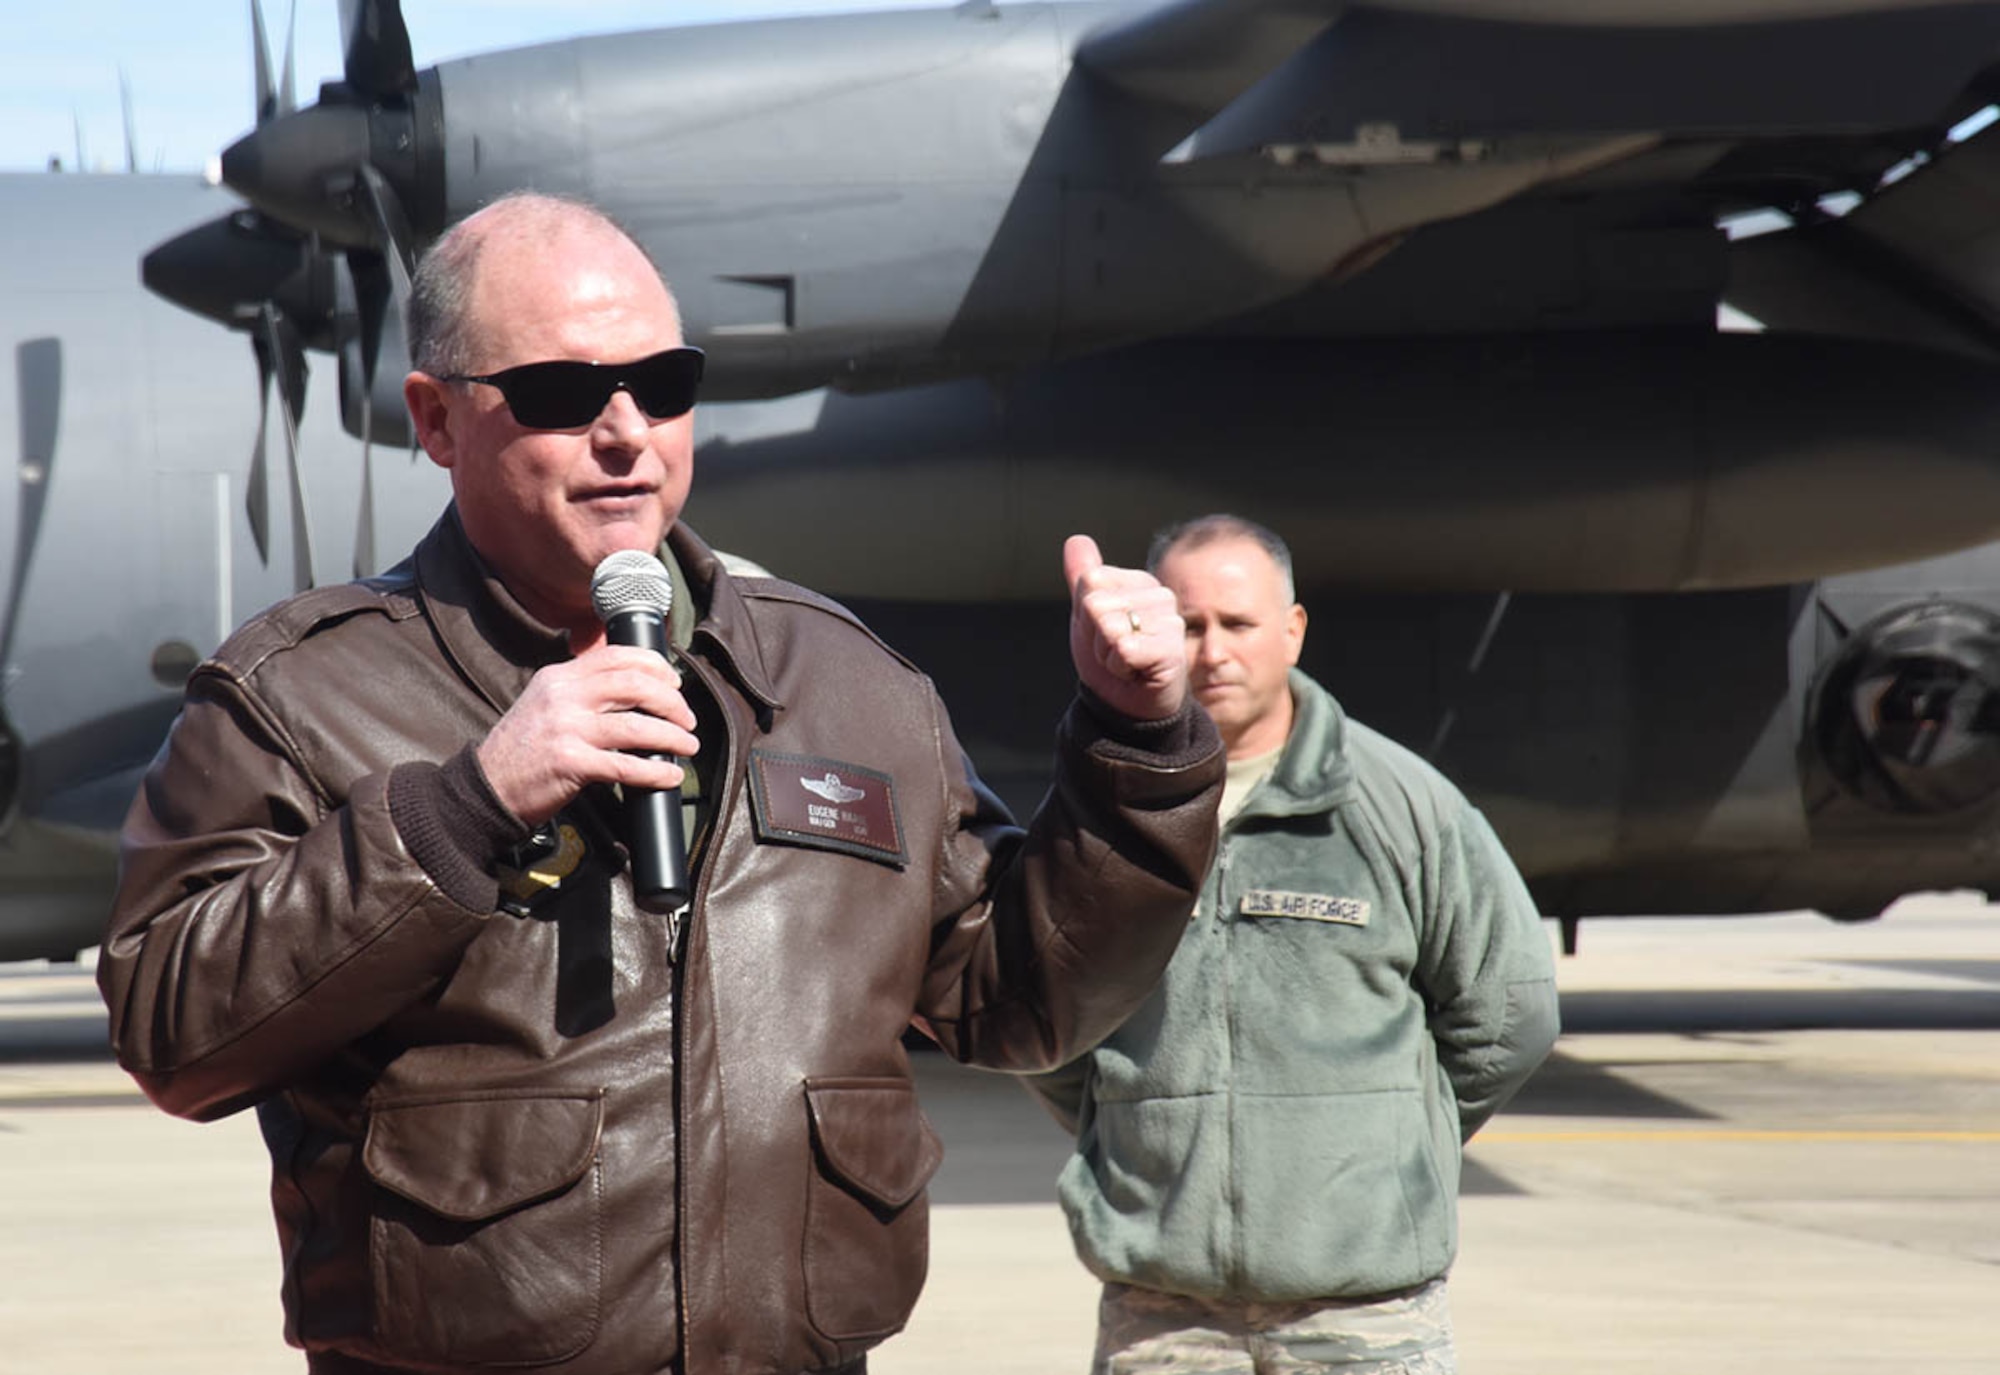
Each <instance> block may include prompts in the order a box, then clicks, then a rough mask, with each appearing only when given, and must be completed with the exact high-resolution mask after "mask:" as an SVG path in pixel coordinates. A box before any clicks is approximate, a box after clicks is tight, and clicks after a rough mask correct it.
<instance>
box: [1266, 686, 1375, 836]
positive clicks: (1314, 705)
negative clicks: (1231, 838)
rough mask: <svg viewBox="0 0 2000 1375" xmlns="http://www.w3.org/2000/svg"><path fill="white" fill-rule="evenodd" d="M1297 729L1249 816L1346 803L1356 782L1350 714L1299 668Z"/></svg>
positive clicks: (1294, 709)
mask: <svg viewBox="0 0 2000 1375" xmlns="http://www.w3.org/2000/svg"><path fill="white" fill-rule="evenodd" d="M1290 683H1291V689H1292V733H1291V734H1290V735H1289V736H1287V737H1286V739H1285V749H1284V753H1282V754H1280V755H1279V756H1278V765H1277V767H1276V768H1275V769H1273V770H1272V771H1271V776H1270V777H1269V778H1267V779H1265V780H1264V783H1263V786H1261V787H1259V788H1258V789H1257V790H1256V791H1255V792H1253V793H1252V794H1251V795H1250V798H1249V800H1248V801H1247V802H1245V803H1244V804H1243V810H1242V811H1241V812H1239V813H1238V814H1237V817H1238V819H1239V820H1240V819H1241V818H1242V817H1246V816H1307V815H1311V814H1314V813H1318V812H1324V811H1327V810H1329V809H1331V808H1332V807H1334V806H1336V805H1337V804H1338V803H1340V802H1341V801H1342V800H1343V799H1344V798H1345V797H1346V796H1347V794H1348V792H1349V790H1350V789H1351V788H1352V786H1353V781H1354V771H1353V768H1352V767H1351V766H1350V765H1349V763H1348V760H1347V713H1345V712H1344V711H1342V710H1341V709H1340V703H1339V702H1337V701H1335V700H1334V698H1333V694H1332V693H1330V692H1328V691H1327V690H1326V689H1325V688H1323V687H1321V686H1320V685H1319V684H1318V683H1316V682H1314V681H1313V680H1312V679H1311V678H1309V677H1308V676H1306V675H1305V674H1304V673H1302V672H1300V671H1299V670H1298V669H1293V670H1292V672H1291V677H1290Z"/></svg>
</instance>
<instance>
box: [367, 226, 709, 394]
mask: <svg viewBox="0 0 2000 1375" xmlns="http://www.w3.org/2000/svg"><path fill="white" fill-rule="evenodd" d="M496 212H498V213H499V214H500V215H502V216H504V222H505V224H506V225H507V227H508V229H509V230H510V231H512V232H515V233H549V232H553V231H555V230H558V229H561V228H566V227H574V226H578V225H585V226H591V227H594V228H596V229H599V230H602V231H604V232H608V233H610V234H615V235H617V236H618V237H619V238H622V239H624V240H625V241H626V242H628V243H630V244H631V245H632V246H633V247H634V248H636V249H638V250H639V254H640V256H641V257H643V258H645V260H646V261H647V262H648V263H651V264H652V267H653V271H654V272H659V270H660V265H659V264H658V263H656V262H654V261H653V255H652V254H650V253H648V252H647V251H646V246H645V245H644V244H642V243H640V242H639V241H638V240H637V239H636V238H634V237H633V236H632V233H631V231H629V230H627V229H626V228H625V226H624V225H622V224H620V223H618V221H617V220H615V219H613V218H612V217H611V216H610V215H608V214H606V213H605V212H604V211H603V210H601V209H599V208H598V207H597V206H595V205H592V204H591V203H590V202H589V201H586V200H583V199H581V198H579V197H575V196H559V195H551V194H550V193H548V192H546V191H511V192H509V193H508V194H506V195H504V196H501V197H499V198H497V199H495V200H494V201H492V202H491V203H490V204H488V205H486V206H485V207H483V208H482V209H480V210H478V211H475V212H474V213H473V214H471V215H469V216H467V217H466V218H465V219H462V220H460V221H459V222H458V223H457V224H455V225H453V226H452V227H451V228H450V229H448V230H446V231H445V233H444V236H443V237H442V238H440V239H439V240H438V241H437V242H436V243H434V244H432V245H431V247H430V248H429V249H428V250H427V251H426V252H425V253H424V255H423V257H422V258H421V259H419V260H418V262H417V270H416V271H415V272H414V273H413V274H412V275H411V277H410V308H409V318H408V319H407V320H406V321H405V322H404V323H405V327H406V329H407V334H408V343H409V349H410V365H411V366H412V367H414V368H416V369H417V370H418V371H419V372H427V373H429V374H430V375H431V376H433V377H452V376H456V375H458V374H460V373H464V372H466V371H468V370H470V369H471V367H472V365H473V358H474V356H475V351H476V349H477V347H478V342H479V341H478V340H477V339H475V338H474V337H473V328H472V284H473V280H474V279H475V278H476V277H477V275H478V269H479V255H480V254H481V253H482V252H483V251H484V250H485V248H486V245H487V244H488V243H490V242H491V241H492V238H493V236H492V234H491V233H490V232H488V231H489V229H490V217H492V216H493V215H494V214H495V213H496ZM660 281H661V284H662V285H665V284H666V278H665V276H664V275H663V276H662V277H661V278H660ZM667 294H668V295H669V296H672V294H673V292H672V288H669V289H668V293H667Z"/></svg>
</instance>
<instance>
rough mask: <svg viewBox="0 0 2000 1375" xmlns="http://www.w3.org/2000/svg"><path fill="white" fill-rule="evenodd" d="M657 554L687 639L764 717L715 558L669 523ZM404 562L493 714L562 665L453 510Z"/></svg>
mask: <svg viewBox="0 0 2000 1375" xmlns="http://www.w3.org/2000/svg"><path fill="white" fill-rule="evenodd" d="M667 554H668V562H669V564H670V565H671V566H672V567H673V568H674V569H675V570H676V571H678V572H679V573H680V574H681V575H682V577H683V578H684V579H685V584H686V587H687V590H688V592H689V600H690V601H691V602H692V603H693V604H694V609H695V611H696V612H697V616H698V622H697V624H696V626H695V628H694V637H695V638H696V639H697V640H702V639H706V640H708V641H710V642H712V643H713V644H714V646H715V648H716V650H717V653H716V655H715V656H714V657H715V658H716V659H717V660H718V662H719V663H720V664H721V666H722V667H723V668H724V670H725V671H726V672H728V673H729V675H730V676H731V677H732V678H734V679H735V680H736V683H737V685H738V686H739V687H740V688H741V689H742V690H743V691H744V692H746V693H748V694H749V695H750V696H751V697H753V698H755V699H756V700H757V701H758V702H759V703H761V704H762V705H763V706H764V707H765V708H767V709H771V710H775V709H777V708H778V707H780V706H782V705H783V704H782V703H781V702H780V701H779V700H778V696H777V693H776V692H775V691H774V690H773V689H772V687H771V675H770V673H769V671H768V670H767V669H766V668H765V665H764V658H763V651H762V649H761V648H760V647H759V645H758V642H757V637H756V634H755V633H754V627H753V626H752V624H751V620H750V615H749V611H748V608H747V607H746V606H745V604H744V601H743V597H742V594H741V592H740V590H739V589H738V588H737V586H736V583H735V581H734V580H733V579H732V578H731V577H730V576H729V574H728V572H727V571H726V570H725V569H724V568H723V566H722V560H721V559H720V558H718V557H717V556H716V554H715V551H714V550H712V549H710V548H709V547H708V546H707V545H706V544H704V543H703V542H702V540H701V538H700V536H698V535H696V534H695V533H694V531H692V530H690V529H688V528H687V526H686V525H684V524H682V523H680V522H679V521H676V522H675V523H674V526H673V528H672V529H671V530H670V531H668V533H667ZM414 562H415V565H416V581H417V595H418V597H419V598H420V599H421V601H422V603H423V606H424V611H425V614H426V616H427V617H428V618H429V619H430V622H431V624H432V625H433V626H435V627H436V628H437V634H438V639H439V641H440V643H441V644H442V645H443V648H444V651H445V653H446V654H447V655H448V656H449V657H450V658H451V660H452V662H453V663H454V664H455V665H456V666H457V668H458V670H459V672H461V673H462V674H464V675H465V678H466V680H467V681H469V682H470V683H471V684H472V685H473V686H474V687H475V688H476V689H478V691H479V692H480V694H481V695H482V696H484V697H485V698H486V699H487V701H488V702H489V703H490V704H491V705H492V706H493V707H494V709H495V710H498V711H505V710H506V709H507V706H508V705H509V704H510V703H511V702H513V700H514V699H515V698H516V697H518V696H520V695H521V692H522V690H523V689H524V688H526V687H527V685H528V679H530V678H531V677H533V676H534V674H535V670H537V669H539V668H543V667H545V666H546V665H549V664H554V663H561V662H562V661H563V660H564V659H567V658H569V656H570V650H569V634H568V632H566V631H561V630H554V629H551V628H550V627H549V626H547V625H545V624H543V623H542V622H541V621H539V620H537V619H536V618H535V617H534V616H532V615H530V614H529V613H528V611H527V610H526V608H524V607H523V606H522V605H521V604H520V602H518V601H516V600H515V598H514V594H513V593H511V592H509V591H508V590H507V588H506V586H505V584H503V583H502V582H501V581H500V579H499V578H498V577H497V576H496V575H495V574H494V573H493V571H492V570H491V569H489V568H488V567H487V566H486V563H485V561H484V560H483V559H481V558H480V557H479V552H478V551H477V550H475V549H474V548H473V547H472V542H471V541H470V540H469V539H467V538H466V536H465V527H464V526H463V525H462V524H461V523H460V522H459V518H458V507H457V506H456V505H455V504H454V505H452V506H448V507H446V508H445V513H444V514H443V515H442V516H440V517H439V518H438V522H437V524H436V525H434V526H432V527H431V530H430V533H429V534H427V535H425V536H424V538H423V540H422V542H421V543H419V544H418V545H417V549H416V554H415V558H414Z"/></svg>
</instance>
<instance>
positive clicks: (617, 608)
mask: <svg viewBox="0 0 2000 1375" xmlns="http://www.w3.org/2000/svg"><path fill="white" fill-rule="evenodd" d="M590 604H591V605H592V606H594V607H596V608H597V618H598V619H599V620H600V621H606V622H608V621H609V620H610V619H611V618H612V617H613V616H616V615H617V614H619V613H620V612H621V611H650V612H652V613H653V614H654V615H656V616H658V617H659V618H660V619H661V620H663V621H664V620H665V619H666V618H667V612H668V611H669V610H670V609H671V608H672V607H673V604H674V584H673V581H672V579H670V578H668V577H667V568H666V565H665V564H663V563H661V562H660V561H659V560H658V559H656V558H654V557H653V556H652V555H651V554H648V553H646V552H645V551H644V550H641V549H621V550H619V551H618V552H617V553H615V554H611V555H607V556H606V558H605V560H604V562H602V563H600V564H598V565H597V571H596V572H595V573H593V574H591V575H590Z"/></svg>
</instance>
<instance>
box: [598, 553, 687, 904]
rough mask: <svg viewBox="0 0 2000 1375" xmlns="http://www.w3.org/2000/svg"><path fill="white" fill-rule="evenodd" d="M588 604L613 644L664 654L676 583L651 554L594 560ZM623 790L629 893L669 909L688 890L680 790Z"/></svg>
mask: <svg viewBox="0 0 2000 1375" xmlns="http://www.w3.org/2000/svg"><path fill="white" fill-rule="evenodd" d="M590 603H591V605H592V606H593V607H595V608H596V609H597V618H598V619H599V620H601V621H603V622H604V635H605V638H606V639H608V640H609V641H611V643H612V644H614V645H631V646H633V647H635V648H638V649H650V650H652V651H653V652H654V653H655V654H658V655H659V656H661V657H662V658H665V657H666V654H667V613H668V611H670V610H671V609H672V608H673V604H674V585H673V581H672V580H671V579H669V578H668V577H667V570H666V567H665V565H663V564H662V563H661V562H660V561H659V560H658V559H656V558H654V557H653V556H652V555H651V554H647V553H644V552H642V551H640V550H637V549H623V550H620V551H619V552H618V553H615V554H612V555H610V556H609V557H607V558H606V559H605V560H604V561H603V562H602V563H600V564H598V565H597V571H596V572H595V573H593V574H592V575H591V578H590ZM649 757H650V758H654V759H661V758H664V757H665V756H664V755H657V754H656V755H651V756H649ZM624 791H625V836H626V844H627V845H628V846H630V847H631V851H632V896H633V898H634V900H636V901H637V902H638V904H639V906H640V907H642V908H644V909H645V910H646V911H648V912H659V913H669V912H673V911H675V910H676V909H678V908H679V907H680V906H681V905H682V904H683V903H685V902H686V901H687V900H688V894H689V892H690V891H691V890H690V888H689V886H688V872H687V843H686V841H685V839H684V838H683V837H682V834H681V790H680V789H679V788H665V789H654V788H631V787H628V788H626V789H625V790H624Z"/></svg>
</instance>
